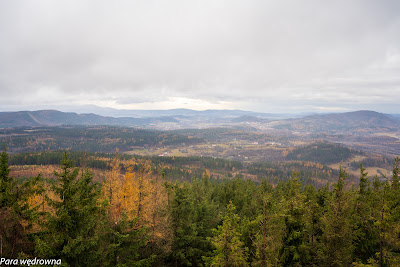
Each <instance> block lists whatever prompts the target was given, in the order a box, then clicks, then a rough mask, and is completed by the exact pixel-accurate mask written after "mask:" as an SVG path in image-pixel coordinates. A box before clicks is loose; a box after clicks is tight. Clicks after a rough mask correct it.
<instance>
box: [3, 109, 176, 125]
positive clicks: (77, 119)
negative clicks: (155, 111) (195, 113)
mask: <svg viewBox="0 0 400 267" xmlns="http://www.w3.org/2000/svg"><path fill="white" fill-rule="evenodd" d="M157 122H175V123H176V122H178V121H177V120H176V119H174V118H172V117H167V116H161V117H157V118H132V117H122V118H113V117H104V116H99V115H96V114H77V113H73V112H61V111H57V110H39V111H18V112H1V113H0V128H11V127H21V126H24V127H27V126H29V127H32V126H60V125H118V126H140V125H147V124H149V123H157Z"/></svg>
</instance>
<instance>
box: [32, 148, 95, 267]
mask: <svg viewBox="0 0 400 267" xmlns="http://www.w3.org/2000/svg"><path fill="white" fill-rule="evenodd" d="M55 175H56V177H57V179H56V181H55V182H54V183H53V185H52V186H51V190H52V191H53V192H54V194H55V196H56V199H51V198H49V197H48V198H47V202H48V203H49V205H50V206H51V207H52V208H53V209H54V214H48V216H47V218H46V219H45V223H44V226H43V227H44V229H45V232H44V233H43V234H42V235H39V236H37V238H36V254H37V255H40V256H41V257H50V258H61V259H62V262H64V263H67V264H69V265H70V266H89V265H92V264H93V263H94V262H96V260H97V258H98V256H99V255H97V253H96V251H97V246H98V242H99V240H98V235H96V229H97V227H98V223H99V221H98V220H99V218H101V216H100V215H101V208H100V207H99V206H98V203H97V200H98V196H99V192H100V191H99V186H98V185H97V184H95V183H93V182H92V178H93V175H92V174H91V173H90V172H89V171H88V170H85V171H83V172H82V173H81V175H80V178H78V175H79V169H78V168H73V165H72V162H71V160H70V159H69V156H68V154H67V153H65V154H64V159H63V161H62V162H61V172H55Z"/></svg>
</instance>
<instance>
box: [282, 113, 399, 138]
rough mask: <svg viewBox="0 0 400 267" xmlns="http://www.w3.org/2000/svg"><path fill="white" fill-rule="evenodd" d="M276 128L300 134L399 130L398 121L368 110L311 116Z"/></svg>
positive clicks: (284, 123)
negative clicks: (299, 132) (300, 132)
mask: <svg viewBox="0 0 400 267" xmlns="http://www.w3.org/2000/svg"><path fill="white" fill-rule="evenodd" d="M276 127H277V128H284V129H286V128H287V129H291V130H296V131H302V132H330V133H332V132H340V131H352V132H353V133H357V132H368V131H376V130H379V131H387V130H389V131H393V130H399V129H400V121H399V120H398V119H396V118H395V117H393V116H389V115H385V114H383V113H378V112H375V111H369V110H360V111H354V112H346V113H337V114H324V115H312V116H307V117H304V118H300V119H289V120H286V121H282V122H281V123H280V124H279V125H278V126H276Z"/></svg>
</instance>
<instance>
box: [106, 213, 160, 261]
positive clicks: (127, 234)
mask: <svg viewBox="0 0 400 267" xmlns="http://www.w3.org/2000/svg"><path fill="white" fill-rule="evenodd" d="M137 222H138V218H136V219H134V220H129V219H128V217H127V216H126V214H125V213H124V214H122V218H121V220H120V221H119V222H118V223H117V224H115V225H108V224H106V225H104V226H103V227H104V230H105V232H104V233H103V234H102V235H101V239H100V255H99V256H100V259H101V260H100V261H99V263H101V265H102V266H119V267H123V266H137V267H139V266H140V267H145V266H151V264H152V263H153V262H154V255H151V256H150V257H144V255H141V253H140V252H141V251H143V250H144V248H145V246H146V243H147V241H148V236H147V231H146V229H145V228H143V227H138V226H137Z"/></svg>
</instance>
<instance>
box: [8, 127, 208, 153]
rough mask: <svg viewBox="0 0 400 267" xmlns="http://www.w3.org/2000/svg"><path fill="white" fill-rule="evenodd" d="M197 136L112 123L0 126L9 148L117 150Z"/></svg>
mask: <svg viewBox="0 0 400 267" xmlns="http://www.w3.org/2000/svg"><path fill="white" fill-rule="evenodd" d="M201 142H204V140H203V139H201V138H196V137H188V136H184V135H180V134H176V133H170V132H161V131H151V130H142V129H135V128H130V127H129V128H122V127H113V126H60V127H34V128H32V127H21V128H13V129H0V144H4V145H5V146H6V147H7V148H8V149H9V151H10V152H13V153H16V152H27V151H50V150H65V149H68V150H75V151H77V150H81V151H83V150H86V151H90V152H114V151H115V149H119V150H120V151H121V152H123V151H127V150H130V149H132V148H134V147H150V146H153V147H154V146H167V145H182V144H185V145H191V144H198V143H201Z"/></svg>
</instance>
